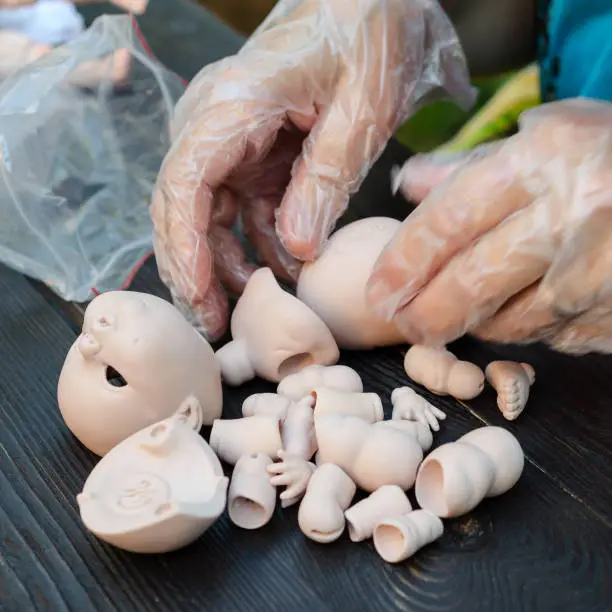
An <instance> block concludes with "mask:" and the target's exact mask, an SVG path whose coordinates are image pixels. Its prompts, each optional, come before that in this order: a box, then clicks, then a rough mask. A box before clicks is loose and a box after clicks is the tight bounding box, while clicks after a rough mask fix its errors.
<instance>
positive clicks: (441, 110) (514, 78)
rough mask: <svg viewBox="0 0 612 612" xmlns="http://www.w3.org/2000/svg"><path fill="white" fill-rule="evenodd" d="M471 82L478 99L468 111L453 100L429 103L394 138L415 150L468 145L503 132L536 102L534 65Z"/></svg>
mask: <svg viewBox="0 0 612 612" xmlns="http://www.w3.org/2000/svg"><path fill="white" fill-rule="evenodd" d="M473 84H474V86H475V87H476V88H477V89H478V99H477V101H476V104H475V105H474V107H473V108H472V109H471V110H470V111H468V112H464V111H462V110H461V109H460V108H459V107H457V106H456V105H455V104H453V103H452V102H436V103H434V104H430V105H428V106H426V107H424V108H422V109H421V110H420V111H419V112H418V113H416V114H415V115H414V116H413V117H411V118H410V119H409V120H408V121H406V122H405V123H404V124H403V125H402V126H401V127H400V129H399V130H398V132H397V134H396V138H397V140H399V141H400V142H401V143H403V144H405V145H406V146H407V147H409V148H410V149H412V150H413V151H415V152H417V153H425V152H428V151H432V150H434V149H438V148H444V149H447V148H448V149H452V150H457V149H460V148H470V147H473V146H475V145H476V144H480V143H481V142H485V141H487V140H492V139H493V138H496V137H498V136H502V135H505V133H506V132H507V131H508V130H509V129H512V127H513V125H514V124H516V119H517V118H518V116H519V115H520V114H521V113H522V112H523V111H524V110H526V109H527V108H530V107H531V106H536V105H537V104H539V100H540V89H539V71H538V67H537V65H530V66H528V67H527V68H525V69H523V70H521V71H519V72H512V73H508V74H504V75H500V76H498V77H494V78H489V79H479V80H474V83H473Z"/></svg>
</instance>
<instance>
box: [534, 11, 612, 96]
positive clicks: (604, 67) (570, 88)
mask: <svg viewBox="0 0 612 612" xmlns="http://www.w3.org/2000/svg"><path fill="white" fill-rule="evenodd" d="M538 19H539V26H540V29H539V31H540V35H539V45H538V56H539V58H538V59H539V61H540V67H541V75H542V76H541V84H542V101H543V102H550V101H552V100H560V99H564V98H574V97H577V96H582V97H586V98H595V99H598V100H607V101H612V0H540V2H539V6H538Z"/></svg>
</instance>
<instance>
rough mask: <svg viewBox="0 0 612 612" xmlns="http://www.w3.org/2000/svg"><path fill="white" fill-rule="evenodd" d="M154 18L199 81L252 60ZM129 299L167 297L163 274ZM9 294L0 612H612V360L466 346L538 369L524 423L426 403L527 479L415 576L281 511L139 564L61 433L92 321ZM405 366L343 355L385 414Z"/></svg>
mask: <svg viewBox="0 0 612 612" xmlns="http://www.w3.org/2000/svg"><path fill="white" fill-rule="evenodd" d="M150 10H151V12H150V13H149V16H148V21H147V22H146V23H145V25H146V28H144V29H145V35H146V36H147V39H148V40H149V42H150V43H151V45H152V46H153V47H154V51H155V52H156V53H157V54H158V55H162V54H165V55H164V57H165V58H167V60H166V61H168V63H170V67H171V68H172V69H174V70H176V71H177V72H179V73H181V72H182V73H183V75H184V76H186V77H189V76H191V75H192V74H193V73H194V72H195V71H196V70H197V66H198V64H199V65H202V64H204V63H205V62H206V61H210V59H208V60H207V57H208V56H207V55H206V54H202V53H200V52H199V51H198V49H200V47H198V40H204V39H205V40H207V41H209V42H208V43H207V45H208V50H207V53H210V52H211V48H210V47H211V43H210V41H211V40H217V42H218V44H217V43H215V45H212V46H214V47H215V48H214V54H216V55H217V56H218V55H223V54H228V53H231V52H233V49H234V48H235V47H236V46H237V45H238V44H239V38H238V37H233V36H234V35H232V34H231V33H230V34H227V32H226V33H225V34H223V32H225V30H223V29H221V30H220V31H221V32H222V35H221V37H220V38H217V39H215V32H217V30H215V29H214V28H213V30H210V28H212V27H213V25H214V22H213V21H212V20H211V19H210V16H208V15H206V14H205V13H203V12H202V11H201V10H200V9H199V8H198V7H196V6H195V5H193V4H191V3H190V2H188V1H187V0H151V5H150ZM154 17H155V18H154ZM164 20H165V21H164ZM198 20H199V21H198ZM166 22H167V23H170V24H171V25H172V32H173V40H174V41H175V42H174V47H173V48H172V49H169V48H168V46H167V45H168V44H169V42H168V41H169V38H168V31H167V28H166V27H165V26H166ZM185 22H188V24H187V25H185V26H184V27H185V28H186V30H185V31H186V32H189V33H188V34H185V35H184V36H183V35H181V34H180V32H181V31H182V30H181V27H183V26H181V24H182V23H185ZM215 27H216V26H215ZM177 33H178V34H177ZM219 41H220V42H219ZM224 45H225V46H224ZM405 155H406V152H405V151H402V150H400V149H399V148H398V147H397V146H396V145H395V144H393V143H392V144H391V146H390V148H389V149H388V150H387V151H386V152H385V154H384V155H383V158H382V159H381V161H380V162H379V164H378V165H377V166H376V167H375V169H374V171H373V172H372V174H371V176H370V177H369V178H368V182H367V183H366V184H365V185H364V188H363V189H362V190H361V192H360V196H359V197H358V198H356V200H355V201H354V203H353V207H352V209H351V215H353V218H356V217H360V216H365V215H366V214H372V212H374V213H375V214H391V215H393V216H399V217H401V216H403V215H404V214H405V213H406V205H405V204H404V203H403V202H401V201H400V200H398V199H392V198H390V195H389V192H388V176H389V170H390V166H391V165H392V164H393V163H397V162H398V161H401V159H402V156H405ZM383 194H384V195H383ZM373 206H374V207H375V208H374V209H372V207H373ZM347 220H350V218H347ZM132 288H133V289H137V290H140V291H151V292H154V293H156V294H158V295H162V296H166V295H167V292H166V291H165V289H164V288H163V287H162V286H161V284H160V282H159V279H158V278H157V275H156V273H155V266H154V261H153V260H150V261H149V262H148V263H147V264H146V266H145V267H144V268H143V269H142V270H141V272H140V273H139V274H138V276H137V277H136V279H135V281H134V283H133V285H132ZM0 294H1V295H2V299H1V300H0V338H1V340H2V342H1V344H0V350H1V351H2V352H1V353H0V355H1V357H2V366H3V367H2V376H0V423H1V427H0V610H2V611H6V612H17V611H30V610H35V611H38V610H44V611H51V612H63V611H65V610H66V611H67V610H70V611H75V612H84V611H90V610H92V611H98V610H100V611H107V610H108V611H114V610H118V611H120V612H131V611H132V610H134V611H147V612H148V611H152V610H154V611H156V612H157V611H162V612H163V611H166V610H167V611H168V612H177V611H181V612H182V611H183V610H184V611H189V612H192V611H200V610H202V611H212V612H216V611H217V610H218V611H225V610H228V611H237V612H242V611H244V612H260V611H261V612H268V611H270V612H276V611H278V612H287V611H294V610H296V611H302V610H304V611H306V610H314V611H316V612H327V611H330V612H335V611H338V612H353V611H355V612H361V611H365V612H369V611H375V612H377V611H379V610H380V611H384V612H386V611H394V610H398V611H400V610H401V611H405V612H412V611H445V610H449V611H457V612H463V611H465V612H479V611H486V612H488V611H493V612H496V611H501V612H506V611H507V612H531V611H534V612H582V611H585V612H586V611H588V612H600V611H601V612H608V611H610V610H612V603H611V602H612V587H611V586H610V576H612V529H611V523H612V504H611V502H612V482H611V477H612V466H611V462H610V449H611V444H610V443H611V441H612V440H611V438H612V411H611V410H610V409H609V403H610V401H611V398H612V360H611V359H610V358H608V357H597V356H589V357H583V358H579V359H574V358H570V357H565V356H561V355H559V354H555V353H552V352H550V351H547V350H546V349H544V348H542V347H529V348H520V349H519V348H517V347H496V346H492V345H486V344H483V343H479V342H476V341H474V340H469V339H468V340H463V341H461V342H459V343H457V344H456V346H454V347H452V348H453V349H454V350H455V351H456V353H457V354H458V355H459V356H460V357H462V358H464V359H469V360H472V361H475V362H477V363H479V364H480V365H482V366H484V365H486V363H488V362H489V361H490V360H492V359H494V358H499V357H510V358H515V359H516V358H518V359H521V360H524V361H528V362H530V363H532V364H533V365H534V367H535V368H536V372H537V381H536V384H535V386H534V387H533V389H532V397H531V399H530V402H529V404H528V407H527V410H526V412H525V413H524V414H523V415H522V416H521V417H520V418H519V419H518V420H517V421H516V422H515V423H512V424H509V423H506V422H504V421H503V419H502V418H501V416H500V415H499V412H498V410H497V408H496V406H495V396H494V394H493V393H492V391H491V390H487V391H486V392H485V393H484V394H483V395H482V396H481V397H479V398H477V399H476V400H474V401H472V402H470V403H469V404H467V405H463V404H460V403H458V402H455V401H454V400H449V399H444V398H433V397H432V396H430V395H429V394H425V395H426V396H427V397H428V398H429V399H430V400H431V401H433V402H434V403H435V404H436V405H438V406H440V407H441V408H443V409H444V410H445V411H446V412H447V414H448V418H447V420H446V421H444V422H443V423H442V430H441V431H440V433H439V434H438V435H436V442H435V443H436V445H437V444H440V443H443V442H446V441H450V440H453V439H456V438H457V437H458V436H460V435H462V434H463V433H465V432H467V431H469V430H470V429H473V428H474V427H478V426H480V425H482V424H484V423H492V424H501V425H503V426H506V427H508V428H509V429H510V430H511V431H513V432H514V433H515V435H516V436H517V437H518V439H519V441H520V442H521V444H522V445H523V448H524V450H525V453H526V456H527V462H526V467H525V472H524V474H523V476H522V478H521V480H520V481H519V483H518V484H517V486H516V487H515V488H514V489H512V490H511V491H510V492H508V493H507V494H505V495H503V496H501V497H499V498H496V499H490V500H487V501H485V502H484V503H483V504H481V505H480V506H479V507H478V508H477V509H476V510H475V511H474V512H472V513H470V514H469V515H467V516H465V517H463V518H461V519H457V520H453V521H445V529H446V530H445V534H444V536H443V537H442V538H441V539H440V540H439V541H437V542H436V543H434V544H433V545H431V546H430V547H427V548H425V549H423V550H422V551H420V552H419V553H418V554H417V555H416V556H415V557H414V558H413V559H411V560H410V561H408V562H405V563H402V564H399V565H397V566H392V565H387V564H385V563H384V562H383V561H382V560H381V559H380V558H379V557H378V556H377V555H376V553H375V552H374V550H373V547H372V544H371V543H370V542H366V543H361V544H354V543H352V542H350V541H349V540H348V537H347V536H346V535H344V536H343V537H342V538H341V539H340V540H339V541H338V542H336V543H334V544H332V545H329V546H324V545H319V544H316V543H313V542H311V541H309V540H307V539H306V538H305V537H304V536H303V535H302V534H301V533H300V531H299V529H298V527H297V518H296V514H297V509H296V508H295V507H293V508H289V509H286V510H281V509H280V508H277V510H276V512H275V515H274V517H273V520H272V521H271V522H270V523H269V524H268V525H267V526H266V527H264V528H263V529H261V530H258V531H252V532H251V531H244V530H241V529H239V528H237V527H235V526H234V525H232V524H231V523H230V522H229V521H228V519H227V516H226V515H224V516H223V517H222V518H221V519H220V520H219V521H218V522H216V523H215V524H214V525H213V526H212V528H211V529H210V530H209V531H207V532H206V533H205V534H204V536H203V537H202V538H200V539H199V540H198V541H197V542H196V543H195V544H193V545H192V546H189V547H187V548H185V549H183V550H180V551H177V552H175V553H171V554H167V555H151V556H140V555H133V554H129V553H124V552H122V551H119V550H116V549H114V548H112V547H110V546H107V545H105V544H103V543H102V542H100V541H99V540H97V539H96V538H95V537H93V536H92V535H90V534H88V533H87V532H86V530H85V529H84V528H83V526H82V524H81V522H80V519H79V515H78V510H77V505H76V499H75V497H76V495H77V493H79V492H80V490H81V487H82V485H83V483H84V481H85V479H86V477H87V475H88V473H89V472H90V470H91V468H92V467H93V466H94V465H95V462H96V458H95V457H94V456H93V455H92V454H91V453H89V452H88V451H86V450H85V449H84V448H83V447H82V446H81V445H80V444H79V443H78V442H77V441H76V440H75V439H74V438H73V436H72V435H71V434H70V433H69V431H68V430H67V429H66V427H65V426H64V424H63V422H62V420H61V417H60V415H59V411H58V407H57V401H56V386H57V377H58V374H59V371H60V368H61V365H62V362H63V359H64V357H65V354H66V352H67V350H68V347H69V346H70V344H71V343H72V342H73V340H74V338H75V337H76V335H77V330H78V325H79V320H78V317H79V316H80V315H81V313H82V309H79V308H75V307H73V306H71V305H63V304H60V303H59V302H58V300H57V299H56V298H55V297H54V296H53V295H52V294H50V293H49V292H48V291H45V290H44V289H41V288H40V286H39V285H37V284H36V283H32V282H30V281H28V280H26V279H24V278H23V277H22V276H21V275H19V274H17V273H15V272H12V271H8V270H7V269H5V268H2V267H0ZM403 353H404V350H403V349H402V348H393V349H388V350H381V351H374V352H369V353H362V352H357V353H346V354H343V356H342V361H343V363H346V364H347V365H350V366H352V367H355V368H356V369H357V370H358V371H359V372H360V374H361V375H362V377H363V380H364V383H365V387H366V390H367V391H374V392H377V393H380V394H381V395H382V396H383V399H384V401H385V408H386V411H387V413H388V411H389V409H390V406H389V397H390V393H391V391H392V389H393V388H394V387H396V386H399V385H405V384H410V382H409V381H408V379H407V378H406V376H405V374H404V372H403V368H402V358H403ZM272 389H273V387H272V386H271V385H269V384H266V383H263V382H261V381H254V382H252V383H249V384H247V385H244V386H243V387H241V388H239V389H233V390H231V389H226V390H225V393H224V417H225V418H235V417H238V416H240V406H241V402H242V400H243V399H244V398H245V397H246V396H248V395H249V394H251V393H254V392H258V391H266V390H272ZM419 390H420V391H423V390H422V389H419ZM208 434H209V432H208V431H206V430H205V431H204V432H203V435H204V436H205V437H208Z"/></svg>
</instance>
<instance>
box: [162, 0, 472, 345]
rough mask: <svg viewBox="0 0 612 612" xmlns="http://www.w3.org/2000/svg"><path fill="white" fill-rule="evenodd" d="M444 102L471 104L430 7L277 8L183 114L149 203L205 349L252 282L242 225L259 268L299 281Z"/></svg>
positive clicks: (407, 0)
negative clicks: (414, 119) (236, 228)
mask: <svg viewBox="0 0 612 612" xmlns="http://www.w3.org/2000/svg"><path fill="white" fill-rule="evenodd" d="M442 94H444V96H446V95H450V96H451V97H454V98H455V99H456V100H457V102H458V103H460V104H461V105H463V106H467V105H469V104H470V103H471V102H472V100H473V92H472V89H471V88H470V86H469V81H468V76H467V70H466V65H465V60H464V57H463V53H462V51H461V48H460V46H459V42H458V40H457V37H456V34H455V32H454V29H453V27H452V25H451V23H450V22H449V21H448V19H447V17H446V16H445V15H444V13H443V12H442V10H441V8H440V7H439V5H438V4H437V2H435V0H326V1H325V2H322V1H321V0H281V1H280V2H279V3H278V4H277V5H276V7H275V9H274V10H273V11H272V13H271V14H270V16H269V17H268V19H267V20H266V21H265V22H264V23H263V24H262V26H261V27H260V28H259V29H258V30H257V31H256V32H255V34H254V35H253V37H252V38H251V39H250V40H249V41H248V42H247V43H246V45H245V46H244V48H243V49H242V50H241V51H240V52H239V53H238V54H237V55H236V56H233V57H230V58H228V59H225V60H222V61H221V62H218V63H216V64H213V65H211V66H207V67H206V68H204V70H202V72H201V73H200V74H199V75H198V76H197V77H196V78H195V80H194V81H193V82H192V84H191V85H190V86H189V88H188V90H187V92H186V93H185V95H184V97H183V98H182V100H181V101H180V103H179V104H178V107H177V110H176V116H175V120H174V123H173V130H174V143H173V147H172V149H171V151H170V153H169V154H168V156H167V158H166V160H165V162H164V164H163V168H162V171H161V174H160V176H159V180H158V184H157V188H156V191H155V194H154V198H153V205H152V218H153V222H154V225H155V250H156V254H157V262H158V267H159V270H160V275H161V277H162V280H163V281H164V282H165V283H166V284H167V285H168V286H169V287H170V289H171V292H172V294H173V298H174V301H175V303H176V304H177V306H179V308H181V310H183V312H184V313H185V314H186V315H187V316H189V317H190V319H191V321H192V322H193V323H194V324H195V325H196V326H197V327H198V328H199V329H200V331H203V332H204V333H205V334H206V335H207V336H208V337H209V338H210V339H215V338H217V337H218V336H220V335H221V333H222V332H223V331H224V329H225V327H226V324H227V317H228V306H227V296H226V293H225V289H228V290H230V291H232V292H236V293H238V292H240V291H241V290H242V288H243V287H244V285H245V283H246V281H247V280H248V278H249V276H250V274H251V273H252V272H253V266H252V265H251V264H248V263H246V260H245V255H244V252H243V249H242V246H241V244H240V242H239V240H238V239H237V238H236V236H235V235H234V234H233V233H232V232H231V229H230V228H231V227H232V226H233V224H234V222H235V220H236V218H237V217H238V216H239V217H240V218H241V221H242V226H243V229H244V232H245V234H246V237H247V238H248V239H250V240H251V242H252V244H253V246H254V247H255V250H256V251H257V256H258V260H259V262H260V263H263V264H265V265H268V266H270V267H271V268H272V269H273V271H274V272H275V273H276V274H277V275H278V276H280V277H282V278H285V279H287V280H291V279H295V278H296V276H297V275H298V273H299V268H300V264H299V262H298V260H310V259H313V258H314V257H316V255H317V254H318V252H319V250H320V248H321V245H322V243H323V242H324V241H325V239H326V238H327V236H328V234H329V233H330V231H331V230H332V228H333V227H334V224H335V222H336V221H337V219H338V218H339V217H340V215H341V214H342V213H343V212H344V210H345V209H346V207H347V205H348V200H349V196H350V195H351V194H353V193H354V192H355V191H356V190H357V188H358V187H359V186H360V184H361V182H362V180H363V178H364V177H365V175H366V174H367V172H368V170H369V169H370V167H371V165H372V164H373V163H374V161H375V160H376V159H377V157H378V156H379V155H380V153H381V152H382V150H383V149H384V147H385V145H386V143H387V141H388V139H389V138H390V137H391V135H392V134H393V132H394V130H395V129H396V128H397V126H398V125H399V124H400V123H401V122H402V121H403V120H404V119H406V118H407V117H408V116H409V115H410V114H412V113H413V112H414V110H415V109H416V108H417V107H418V106H419V105H420V104H422V103H424V102H426V101H430V100H432V99H434V98H436V97H438V98H439V97H442ZM279 206H280V208H278V207H279ZM277 208H278V210H277Z"/></svg>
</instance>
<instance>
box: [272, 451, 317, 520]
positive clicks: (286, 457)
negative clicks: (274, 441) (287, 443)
mask: <svg viewBox="0 0 612 612" xmlns="http://www.w3.org/2000/svg"><path fill="white" fill-rule="evenodd" d="M278 456H279V458H280V461H279V462H278V463H272V464H270V465H269V466H268V468H267V469H268V472H269V473H270V474H272V476H271V477H270V484H271V485H272V486H275V487H282V486H285V487H287V488H286V489H285V490H284V491H283V492H282V493H281V494H280V499H281V505H282V506H283V508H286V507H288V506H291V505H293V504H295V503H296V502H298V501H299V500H300V498H301V497H302V496H303V495H304V493H306V487H307V486H308V481H309V480H310V477H311V476H312V475H313V473H314V471H315V466H314V464H312V463H310V462H308V461H306V460H305V459H302V457H298V456H297V455H291V454H289V453H287V452H285V451H282V450H281V451H278Z"/></svg>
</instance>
